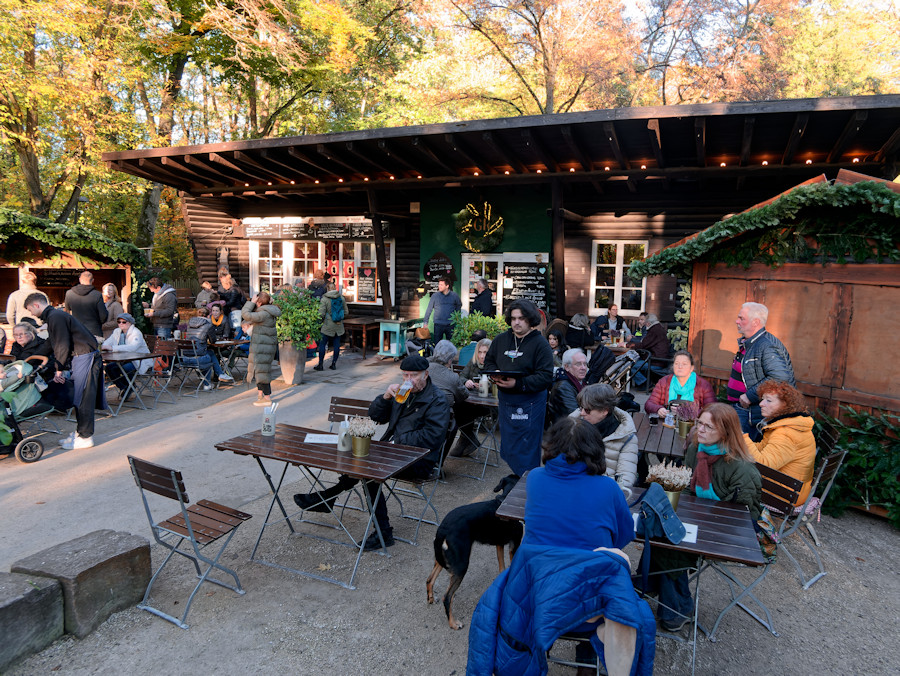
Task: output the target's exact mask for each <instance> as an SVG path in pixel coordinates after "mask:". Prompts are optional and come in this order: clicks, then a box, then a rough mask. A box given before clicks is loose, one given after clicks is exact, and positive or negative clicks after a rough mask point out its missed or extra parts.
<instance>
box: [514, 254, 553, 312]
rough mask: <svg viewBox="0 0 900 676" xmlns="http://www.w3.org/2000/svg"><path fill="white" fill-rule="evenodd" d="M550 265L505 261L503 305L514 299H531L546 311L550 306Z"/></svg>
mask: <svg viewBox="0 0 900 676" xmlns="http://www.w3.org/2000/svg"><path fill="white" fill-rule="evenodd" d="M547 273H548V266H547V264H546V263H542V262H529V261H523V262H504V264H503V307H504V308H505V307H508V306H509V303H511V302H513V301H514V300H519V299H520V298H524V299H526V300H530V301H531V302H533V303H534V304H535V305H537V307H538V308H539V309H541V310H543V311H544V312H547V309H548V307H549V302H548V301H549V292H548V289H549V284H548V279H547V277H548V274H547Z"/></svg>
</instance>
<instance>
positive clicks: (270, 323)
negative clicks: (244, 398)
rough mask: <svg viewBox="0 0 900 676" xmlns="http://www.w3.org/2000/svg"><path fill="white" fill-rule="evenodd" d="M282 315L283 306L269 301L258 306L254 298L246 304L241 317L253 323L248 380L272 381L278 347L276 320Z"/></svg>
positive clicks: (258, 381)
mask: <svg viewBox="0 0 900 676" xmlns="http://www.w3.org/2000/svg"><path fill="white" fill-rule="evenodd" d="M280 316H281V308H280V307H278V306H277V305H273V304H272V303H269V304H268V305H263V306H262V307H259V308H257V307H256V303H254V302H253V301H252V300H249V301H247V302H246V303H245V304H244V308H243V310H241V318H242V319H243V320H244V321H245V322H250V323H251V324H253V334H252V335H251V336H250V359H249V360H248V362H249V363H248V364H247V382H250V381H251V380H253V379H254V378H256V383H257V384H258V385H259V384H266V383H270V382H272V360H273V359H275V352H276V350H277V349H278V333H277V331H276V330H275V320H277V319H278V318H279V317H280Z"/></svg>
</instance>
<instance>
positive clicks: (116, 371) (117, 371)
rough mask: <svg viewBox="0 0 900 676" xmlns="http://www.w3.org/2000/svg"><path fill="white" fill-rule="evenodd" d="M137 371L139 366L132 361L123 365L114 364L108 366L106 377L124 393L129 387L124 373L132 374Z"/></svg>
mask: <svg viewBox="0 0 900 676" xmlns="http://www.w3.org/2000/svg"><path fill="white" fill-rule="evenodd" d="M136 369H137V366H135V364H134V362H131V361H126V362H122V363H121V364H117V363H115V362H112V363H109V364H107V365H106V376H107V377H108V378H109V379H110V380H111V381H112V382H113V384H115V386H116V387H118V388H119V389H120V390H122V391H123V392H124V391H125V388H126V387H128V382H127V380H126V378H125V376H124V375H123V373H122V372H123V371H124V372H125V373H131V372H133V371H135V370H136Z"/></svg>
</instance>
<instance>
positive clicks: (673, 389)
mask: <svg viewBox="0 0 900 676" xmlns="http://www.w3.org/2000/svg"><path fill="white" fill-rule="evenodd" d="M676 399H681V401H693V402H696V403H697V409H698V410H702V409H703V407H704V406H706V405H707V404H711V403H713V402H714V401H715V400H716V392H715V390H713V386H712V385H711V384H710V383H709V381H708V380H706V379H704V378H701V377H700V376H698V375H697V374H696V372H694V356H693V355H692V354H691V353H690V352H688V351H687V350H678V352H676V353H675V358H674V359H673V360H672V373H671V374H670V375H667V376H666V377H665V378H663V379H662V380H660V381H659V382H658V383H656V387H654V388H653V391H652V392H651V393H650V397H649V398H648V399H647V402H646V403H645V404H644V410H645V411H646V412H647V413H649V414H651V415H659V416H660V417H662V418H665V417H666V414H667V413H668V412H669V403H670V402H673V401H675V400H676Z"/></svg>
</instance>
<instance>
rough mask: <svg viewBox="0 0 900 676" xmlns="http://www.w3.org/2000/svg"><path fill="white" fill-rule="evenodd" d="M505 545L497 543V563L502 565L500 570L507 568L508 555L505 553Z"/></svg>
mask: <svg viewBox="0 0 900 676" xmlns="http://www.w3.org/2000/svg"><path fill="white" fill-rule="evenodd" d="M503 549H504V546H503V545H497V565H498V566H500V572H501V573H502V572H503V570H504V569H505V568H506V557H505V556H504V554H503Z"/></svg>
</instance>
